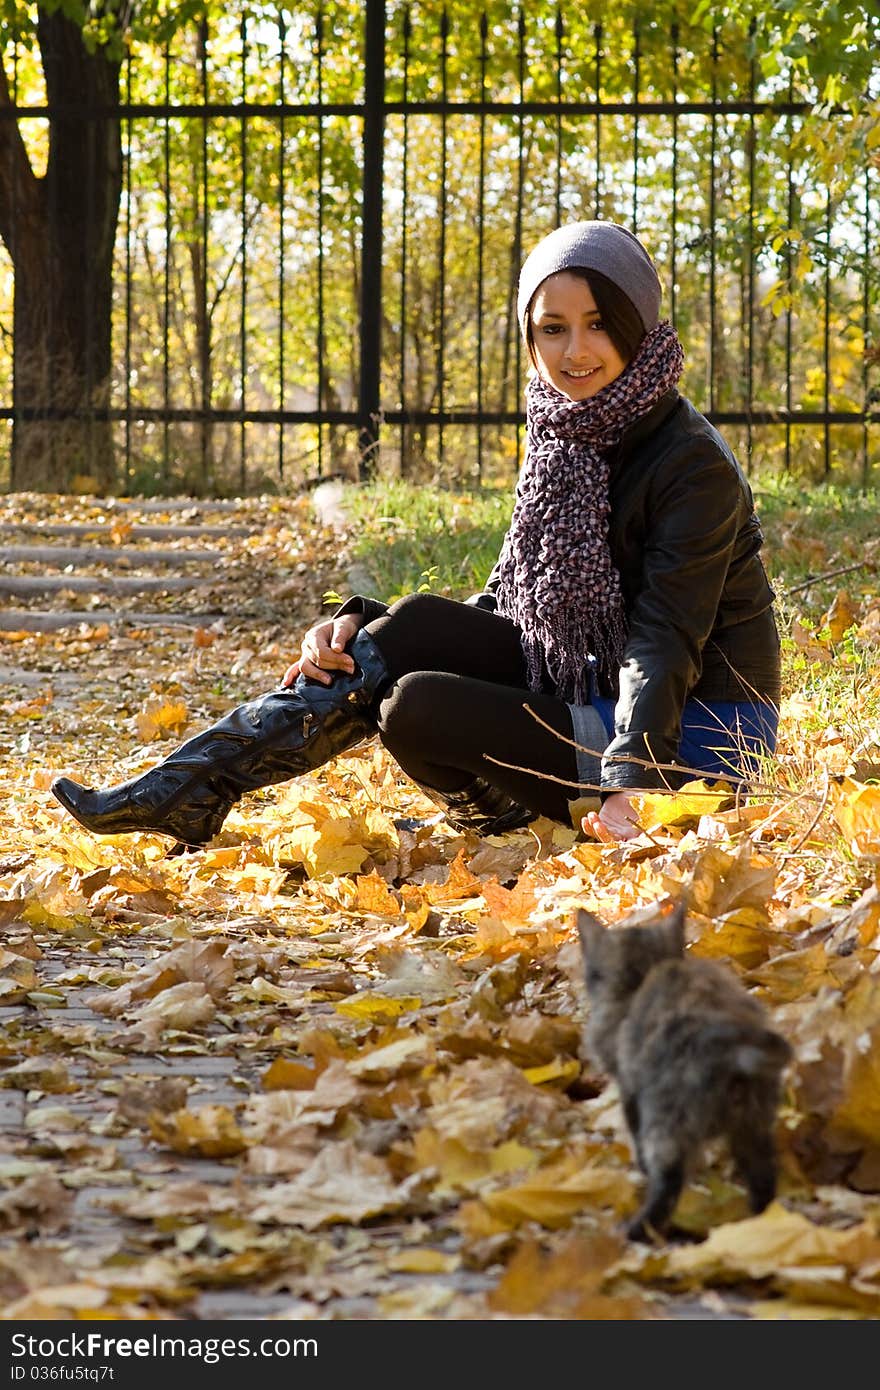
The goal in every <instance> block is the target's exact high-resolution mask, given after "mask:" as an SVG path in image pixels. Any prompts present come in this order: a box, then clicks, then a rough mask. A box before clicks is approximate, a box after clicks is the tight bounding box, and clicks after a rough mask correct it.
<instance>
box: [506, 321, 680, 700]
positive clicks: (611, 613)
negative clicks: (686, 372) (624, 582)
mask: <svg viewBox="0 0 880 1390" xmlns="http://www.w3.org/2000/svg"><path fill="white" fill-rule="evenodd" d="M683 365H684V353H683V351H682V347H681V343H680V342H679V340H678V336H677V334H676V332H675V330H674V329H673V328H672V326H671V325H670V324H669V322H668V321H665V320H664V322H662V323H658V324H657V326H656V328H652V329H651V331H650V332H649V333H647V334H646V335H645V337H644V338H643V339H642V342H641V343H640V345H639V348H638V351H637V352H636V354H635V356H634V357H633V358H632V360H631V361H630V362H629V364H628V365H627V367H626V369H625V370H624V371H623V372H622V373H621V375H620V376H619V377H617V379H616V380H615V381H612V382H611V383H610V385H608V386H605V387H604V388H603V389H602V390H601V391H599V393H598V394H597V395H595V396H592V397H590V398H589V399H588V400H585V401H571V400H569V399H568V397H567V396H564V395H563V394H562V392H561V391H557V389H556V387H555V386H550V385H549V384H548V383H547V382H546V381H545V380H544V379H543V377H540V376H538V375H537V374H535V375H534V376H532V377H531V378H530V380H529V384H528V387H527V390H526V434H527V438H526V457H525V461H524V463H523V467H522V470H521V472H520V476H519V481H518V482H517V487H516V502H515V505H514V509H513V516H512V518H511V522H510V527H509V528H508V531H507V535H506V536H505V539H504V545H503V546H502V549H501V555H500V558H499V562H498V563H499V581H498V586H497V589H496V596H497V603H498V612H499V613H502V614H503V615H504V616H505V617H507V618H510V619H512V621H513V622H515V623H516V624H517V626H518V627H519V629H520V634H521V640H522V647H523V653H524V655H525V659H526V667H527V670H528V681H529V687H530V689H532V690H539V689H540V688H541V674H542V668H543V666H544V665H546V668H547V671H548V672H549V674H550V676H551V678H552V680H553V681H554V683H555V686H556V693H557V694H558V695H559V696H561V698H562V699H564V700H568V701H573V702H574V703H577V704H583V703H585V702H586V701H587V699H588V693H587V683H586V681H587V671H586V662H587V658H588V656H590V655H592V656H594V657H595V658H596V661H597V663H598V666H599V668H600V670H601V671H602V672H603V673H604V674H605V676H606V677H607V678H608V680H609V681H610V683H611V685H612V688H613V689H615V690H616V689H617V685H618V675H619V670H620V664H621V660H622V657H623V648H624V643H625V641H626V615H625V611H624V606H623V594H622V591H621V585H620V575H619V574H618V572H617V570H616V568H615V567H614V564H613V562H612V559H611V551H610V548H609V543H608V518H609V512H610V507H609V501H608V472H609V465H608V459H609V454H610V452H611V450H612V449H613V448H614V447H615V445H617V444H618V443H619V441H620V438H621V436H622V435H623V432H624V430H625V429H626V428H627V426H629V425H631V424H632V423H633V421H635V420H637V419H638V418H639V416H640V415H644V414H645V413H646V411H648V410H650V409H651V407H652V406H653V405H655V404H656V403H657V401H658V400H659V399H660V397H661V396H663V395H664V394H665V393H666V392H667V391H669V390H670V389H671V388H672V387H673V386H674V385H675V384H676V382H677V381H678V379H679V377H680V376H681V372H682V367H683Z"/></svg>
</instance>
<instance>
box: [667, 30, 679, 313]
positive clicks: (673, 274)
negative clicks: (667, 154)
mask: <svg viewBox="0 0 880 1390" xmlns="http://www.w3.org/2000/svg"><path fill="white" fill-rule="evenodd" d="M671 40H672V99H673V102H676V101H677V98H678V25H677V24H673V26H672V32H671ZM677 232H678V111H677V110H675V111H673V113H672V247H671V253H672V254H671V256H670V267H669V282H670V283H669V316H670V318H671V320H672V324H673V327H674V326H675V282H676V279H677V275H678V271H677V266H676V261H675V253H676V247H677V245H678V235H677Z"/></svg>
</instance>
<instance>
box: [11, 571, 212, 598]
mask: <svg viewBox="0 0 880 1390" xmlns="http://www.w3.org/2000/svg"><path fill="white" fill-rule="evenodd" d="M211 582H212V581H211V580H210V579H206V578H204V577H203V576H201V575H199V576H198V577H197V578H193V579H186V578H184V577H183V576H182V575H180V576H177V575H169V576H168V577H167V578H165V579H158V578H156V577H149V576H146V575H142V576H140V577H137V578H135V577H127V576H126V577H122V576H120V575H109V574H108V575H74V574H64V575H57V576H56V575H40V574H32V575H31V574H27V575H16V574H11V575H3V574H0V594H23V595H27V594H60V593H64V592H67V593H74V594H147V593H157V592H158V593H169V594H170V593H177V592H179V591H180V590H183V589H196V588H204V587H205V585H206V584H210V583H211Z"/></svg>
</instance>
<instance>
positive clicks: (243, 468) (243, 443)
mask: <svg viewBox="0 0 880 1390" xmlns="http://www.w3.org/2000/svg"><path fill="white" fill-rule="evenodd" d="M247 52H248V47H247V18H246V16H242V21H241V100H242V102H245V101H247ZM239 145H240V149H241V319H240V323H239V332H240V361H241V408H242V412H244V411H245V410H246V409H247V376H248V350H247V296H248V254H247V230H248V216H247V190H248V147H247V118H246V117H245V116H242V117H241V120H240V123H239ZM239 472H240V485H241V490H242V492H245V491H246V489H247V430H246V425H245V422H244V419H242V421H241V424H240V426H239Z"/></svg>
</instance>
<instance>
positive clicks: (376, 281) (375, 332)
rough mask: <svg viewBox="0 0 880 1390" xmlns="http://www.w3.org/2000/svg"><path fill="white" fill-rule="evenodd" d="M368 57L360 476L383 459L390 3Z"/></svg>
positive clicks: (378, 16)
mask: <svg viewBox="0 0 880 1390" xmlns="http://www.w3.org/2000/svg"><path fill="white" fill-rule="evenodd" d="M365 30H366V34H365V39H366V43H365V52H364V176H363V177H364V194H363V219H362V220H363V242H362V246H361V335H360V336H361V361H360V390H359V393H358V418H359V421H360V429H359V433H358V453H359V474H360V477H361V479H366V478H368V477H370V475H371V474H372V473H374V472H375V469H376V466H377V464H378V454H379V417H380V411H381V391H380V388H381V362H382V178H383V169H384V149H385V0H366V21H365Z"/></svg>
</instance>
